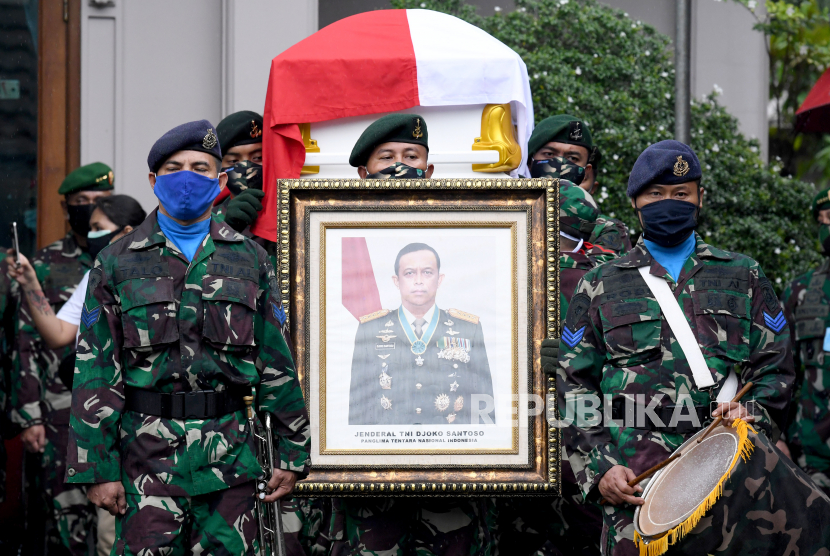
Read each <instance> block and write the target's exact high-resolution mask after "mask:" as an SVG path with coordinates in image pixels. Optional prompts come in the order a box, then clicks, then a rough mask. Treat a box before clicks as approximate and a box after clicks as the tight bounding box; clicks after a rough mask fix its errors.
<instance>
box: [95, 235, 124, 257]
mask: <svg viewBox="0 0 830 556" xmlns="http://www.w3.org/2000/svg"><path fill="white" fill-rule="evenodd" d="M122 229H123V228H119V229H118V230H115V231H114V232H110V233H108V234H104V235H102V236H99V237H89V236H87V238H86V250H87V251H88V252H89V254H90V255H92V258H93V259H94V258H95V257H97V256H98V253H100V252H101V249H103V248H104V247H106V246H107V245H109V244H110V242H111V241H112V238H114V237H115V236H117V235H118V234H120V233H121V230H122Z"/></svg>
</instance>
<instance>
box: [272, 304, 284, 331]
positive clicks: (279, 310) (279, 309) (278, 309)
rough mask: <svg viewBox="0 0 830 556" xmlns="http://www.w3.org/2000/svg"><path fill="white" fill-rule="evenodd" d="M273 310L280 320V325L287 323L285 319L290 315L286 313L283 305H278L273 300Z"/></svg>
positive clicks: (276, 317) (275, 316)
mask: <svg viewBox="0 0 830 556" xmlns="http://www.w3.org/2000/svg"><path fill="white" fill-rule="evenodd" d="M271 310H272V311H274V318H275V319H277V320H278V321H279V323H280V326H282V325H283V324H285V321H286V319H287V318H288V317H287V316H286V315H285V309H283V308H282V305H277V304H276V303H274V302H273V301H272V302H271Z"/></svg>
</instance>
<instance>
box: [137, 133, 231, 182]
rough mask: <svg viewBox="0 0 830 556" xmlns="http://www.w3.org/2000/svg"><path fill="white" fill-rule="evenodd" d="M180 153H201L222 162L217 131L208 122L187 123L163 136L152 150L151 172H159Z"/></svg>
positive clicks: (148, 163)
mask: <svg viewBox="0 0 830 556" xmlns="http://www.w3.org/2000/svg"><path fill="white" fill-rule="evenodd" d="M179 151H199V152H203V153H208V154H211V155H213V156H215V157H216V158H218V159H219V160H222V149H221V148H220V146H219V139H218V138H217V137H216V129H214V127H213V124H211V123H210V122H209V121H207V120H197V121H195V122H187V123H186V124H182V125H180V126H176V127H174V128H173V129H171V130H170V131H168V132H167V133H165V134H164V135H162V136H161V137H160V138H159V139H158V141H156V142H155V143H154V144H153V148H152V149H150V154H149V155H148V156H147V166H149V167H150V171H151V172H157V171H158V169H159V168H161V165H162V164H164V161H166V160H167V159H168V158H170V157H171V156H173V154H175V153H177V152H179Z"/></svg>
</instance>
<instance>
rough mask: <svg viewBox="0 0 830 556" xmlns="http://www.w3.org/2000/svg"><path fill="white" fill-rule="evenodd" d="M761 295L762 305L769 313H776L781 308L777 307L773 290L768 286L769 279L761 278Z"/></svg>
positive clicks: (770, 285) (776, 299)
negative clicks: (764, 305) (763, 304)
mask: <svg viewBox="0 0 830 556" xmlns="http://www.w3.org/2000/svg"><path fill="white" fill-rule="evenodd" d="M760 282H761V293H762V294H763V296H764V303H765V304H766V306H767V309H769V311H770V313H778V312H779V311H780V310H781V307H780V306H779V305H778V297H777V296H776V295H775V290H774V289H773V287H772V284H770V281H769V279H767V278H761V280H760Z"/></svg>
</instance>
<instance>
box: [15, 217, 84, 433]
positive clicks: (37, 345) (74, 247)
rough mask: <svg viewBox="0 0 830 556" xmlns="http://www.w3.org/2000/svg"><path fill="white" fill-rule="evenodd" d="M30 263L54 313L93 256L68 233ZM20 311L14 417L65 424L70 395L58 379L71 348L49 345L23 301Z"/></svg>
mask: <svg viewBox="0 0 830 556" xmlns="http://www.w3.org/2000/svg"><path fill="white" fill-rule="evenodd" d="M32 266H33V267H34V269H35V272H36V273H37V277H38V280H39V281H40V284H41V287H42V288H43V295H44V296H45V297H46V298H47V299H48V300H49V303H50V304H51V305H52V309H53V310H54V311H55V313H57V312H58V311H59V310H60V308H61V307H62V306H63V304H64V303H65V302H66V301H68V300H69V298H70V297H71V296H72V292H74V291H75V287H76V286H77V285H78V283H79V282H80V281H81V278H83V276H84V273H85V272H86V271H87V270H89V269H90V267H91V266H92V258H91V257H90V256H89V253H87V252H86V251H83V250H82V249H81V248H80V246H79V245H78V243H77V242H76V241H75V237H74V235H73V234H72V232H69V233H68V234H67V235H66V237H64V238H63V239H61V240H59V241H56V242H54V243H52V244H50V245H47V246H46V247H44V248H43V249H41V250H40V251H38V252H37V253H36V254H35V256H34V258H33V259H32ZM18 313H19V318H18V326H19V330H20V333H19V350H18V356H17V358H16V361H15V363H14V371H13V377H12V395H11V416H12V419H13V420H14V421H15V422H16V423H18V424H19V425H21V426H23V427H30V426H32V425H36V424H43V422H44V421H45V420H48V421H50V422H53V423H61V424H64V425H66V424H67V423H68V422H69V405H70V393H69V390H68V389H67V388H66V387H65V386H64V385H63V383H62V382H61V381H60V378H59V377H58V367H59V366H60V362H61V360H63V358H64V357H66V356H67V355H68V354H69V353H70V352H71V351H72V346H66V347H63V348H59V349H56V350H52V349H48V348H47V347H46V346H45V345H44V343H43V341H42V340H41V338H40V334H38V332H37V328H36V327H35V325H34V321H33V320H32V316H31V314H30V312H29V307H28V305H26V304H21V305H20V309H19V311H18Z"/></svg>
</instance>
